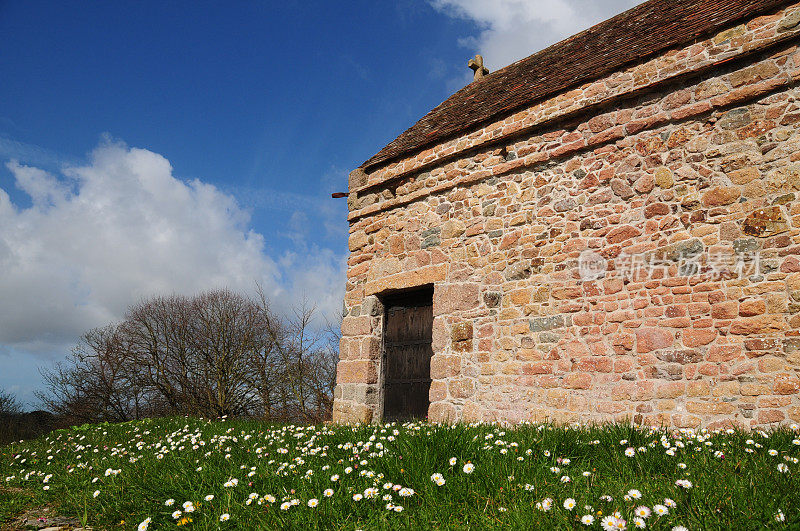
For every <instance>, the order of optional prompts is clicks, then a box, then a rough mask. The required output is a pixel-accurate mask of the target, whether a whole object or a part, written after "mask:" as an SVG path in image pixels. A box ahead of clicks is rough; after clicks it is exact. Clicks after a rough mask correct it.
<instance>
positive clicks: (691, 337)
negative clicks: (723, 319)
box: [681, 329, 717, 347]
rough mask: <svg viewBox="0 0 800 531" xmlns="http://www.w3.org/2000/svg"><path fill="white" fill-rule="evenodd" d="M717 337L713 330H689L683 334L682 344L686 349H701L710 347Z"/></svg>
mask: <svg viewBox="0 0 800 531" xmlns="http://www.w3.org/2000/svg"><path fill="white" fill-rule="evenodd" d="M716 337H717V331H716V330H713V329H698V330H695V329H689V330H684V331H683V332H682V338H681V340H682V342H683V345H684V346H685V347H701V346H703V345H708V344H709V343H711V342H712V341H714V339H715V338H716Z"/></svg>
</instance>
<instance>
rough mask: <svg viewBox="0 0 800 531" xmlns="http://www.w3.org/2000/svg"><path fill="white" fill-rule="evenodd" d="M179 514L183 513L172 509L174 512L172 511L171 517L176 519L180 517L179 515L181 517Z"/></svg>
mask: <svg viewBox="0 0 800 531" xmlns="http://www.w3.org/2000/svg"><path fill="white" fill-rule="evenodd" d="M181 514H183V513H181V511H174V512H173V513H172V518H173V519H175V520H177V519H178V518H180V517H181Z"/></svg>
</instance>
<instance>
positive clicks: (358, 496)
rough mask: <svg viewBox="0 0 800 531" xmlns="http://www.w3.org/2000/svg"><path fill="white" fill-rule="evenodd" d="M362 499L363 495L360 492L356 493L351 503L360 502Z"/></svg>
mask: <svg viewBox="0 0 800 531" xmlns="http://www.w3.org/2000/svg"><path fill="white" fill-rule="evenodd" d="M363 498H364V495H363V494H361V493H360V492H356V493H355V494H353V501H361V500H362V499H363Z"/></svg>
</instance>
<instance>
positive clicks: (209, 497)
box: [203, 494, 214, 502]
mask: <svg viewBox="0 0 800 531" xmlns="http://www.w3.org/2000/svg"><path fill="white" fill-rule="evenodd" d="M203 499H204V500H205V501H207V502H210V501H211V500H213V499H214V495H213V494H209V495H208V496H206V497H205V498H203Z"/></svg>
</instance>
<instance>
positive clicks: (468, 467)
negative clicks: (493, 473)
mask: <svg viewBox="0 0 800 531" xmlns="http://www.w3.org/2000/svg"><path fill="white" fill-rule="evenodd" d="M462 470H463V471H464V473H465V474H472V473H473V472H474V471H475V465H473V464H472V463H467V464H465V465H464V468H462Z"/></svg>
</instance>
